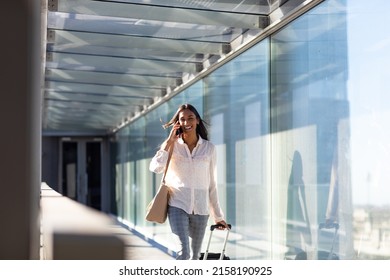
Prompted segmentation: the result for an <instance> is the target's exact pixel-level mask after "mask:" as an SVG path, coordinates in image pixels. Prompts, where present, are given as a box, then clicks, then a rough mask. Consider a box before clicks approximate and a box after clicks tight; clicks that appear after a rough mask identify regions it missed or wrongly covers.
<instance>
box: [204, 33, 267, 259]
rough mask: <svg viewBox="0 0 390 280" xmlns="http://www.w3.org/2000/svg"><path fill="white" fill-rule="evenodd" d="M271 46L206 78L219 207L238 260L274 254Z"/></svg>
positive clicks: (231, 252) (260, 46)
mask: <svg viewBox="0 0 390 280" xmlns="http://www.w3.org/2000/svg"><path fill="white" fill-rule="evenodd" d="M268 44H269V43H268V40H264V41H263V42H262V43H260V44H258V45H256V46H255V47H253V48H251V49H250V50H248V51H246V52H245V53H243V54H242V55H240V56H239V57H237V58H235V59H234V60H232V61H231V62H229V63H228V64H226V65H224V66H222V67H221V68H220V69H218V70H216V71H215V72H214V73H212V74H211V75H210V76H208V77H206V78H205V79H204V80H205V87H206V97H205V98H206V99H205V106H206V108H205V112H207V113H208V115H209V118H210V121H211V127H210V136H211V137H210V138H211V139H210V140H211V141H212V142H213V143H214V144H215V145H216V146H217V157H218V159H217V164H218V191H219V196H220V201H221V206H222V208H223V209H224V211H225V214H226V216H227V221H228V222H229V223H231V224H233V226H234V228H233V232H234V233H235V234H232V235H231V236H232V238H231V241H232V242H234V243H233V244H234V245H233V244H232V243H229V249H228V251H229V256H230V257H232V258H237V259H265V258H268V257H269V254H270V242H267V241H270V240H271V236H270V231H269V229H270V226H269V218H268V217H269V215H270V214H271V213H270V208H269V203H268V202H269V201H270V200H269V198H270V197H269V196H270V189H269V186H270V184H269V169H268V167H267V166H269V165H268V164H267V163H268V161H269V153H268V152H267V151H268V150H269V141H268V139H269V117H268V116H269V109H268V106H269V102H268V96H269V92H268V90H269V83H268V76H269V75H268V69H269V67H268V61H269V57H268V54H269V47H268ZM213 246H215V250H218V246H221V245H220V244H217V243H214V244H213Z"/></svg>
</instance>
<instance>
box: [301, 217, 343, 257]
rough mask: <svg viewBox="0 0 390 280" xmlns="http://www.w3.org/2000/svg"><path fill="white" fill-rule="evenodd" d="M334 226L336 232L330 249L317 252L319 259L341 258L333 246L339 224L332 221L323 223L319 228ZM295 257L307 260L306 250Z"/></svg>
mask: <svg viewBox="0 0 390 280" xmlns="http://www.w3.org/2000/svg"><path fill="white" fill-rule="evenodd" d="M332 228H334V230H335V232H334V236H333V240H332V246H331V248H330V251H329V252H328V251H322V250H319V251H318V252H317V259H318V260H338V259H339V257H338V256H337V255H336V254H335V253H333V247H334V243H335V241H336V237H337V232H338V230H339V224H337V223H331V224H325V223H321V224H320V226H319V230H321V229H332ZM295 259H296V260H307V253H306V252H305V251H302V252H300V253H298V254H297V255H296V256H295Z"/></svg>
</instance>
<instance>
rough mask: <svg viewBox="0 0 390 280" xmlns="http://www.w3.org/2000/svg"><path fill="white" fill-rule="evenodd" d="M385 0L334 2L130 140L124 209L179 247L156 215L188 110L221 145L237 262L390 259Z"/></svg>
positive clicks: (222, 186) (223, 188)
mask: <svg viewBox="0 0 390 280" xmlns="http://www.w3.org/2000/svg"><path fill="white" fill-rule="evenodd" d="M378 2H379V3H377V5H367V3H366V1H363V0H353V1H347V0H328V1H324V2H322V3H321V4H320V5H318V6H317V7H315V8H313V9H312V10H310V11H309V12H307V13H305V14H304V15H302V16H300V17H299V18H297V19H296V20H294V21H292V22H291V23H289V24H287V25H286V26H285V27H283V28H282V29H281V30H278V31H277V32H275V33H274V34H272V35H271V36H270V37H268V38H266V39H264V40H263V41H261V42H260V43H258V44H256V45H255V46H254V47H252V48H251V49H249V50H247V51H245V52H243V53H241V54H240V55H238V56H237V57H236V58H234V59H232V60H231V61H229V62H227V63H226V64H225V65H223V66H221V67H220V68H219V69H217V70H215V71H214V72H213V73H211V74H210V75H208V76H207V77H205V78H204V79H203V80H201V81H198V82H197V83H195V84H194V85H192V86H190V87H189V88H187V89H186V90H185V91H183V92H182V93H180V94H178V95H177V96H175V97H173V98H172V99H170V100H169V101H168V102H166V103H164V104H162V105H161V106H159V107H157V108H156V109H154V110H153V111H151V112H150V113H149V114H147V115H145V116H143V117H141V118H139V119H138V120H137V121H135V122H134V123H132V124H131V125H129V126H128V127H126V128H124V129H122V130H121V131H120V132H118V133H117V135H116V142H115V143H113V145H112V146H113V147H114V149H113V151H116V153H117V154H116V156H113V157H112V160H113V161H114V163H113V166H115V168H113V169H112V170H113V171H114V172H113V173H114V177H113V180H112V182H113V193H114V196H113V197H115V207H114V208H113V212H115V213H116V214H117V215H118V216H119V217H120V218H122V219H123V220H124V221H125V222H126V223H128V224H130V225H131V226H132V227H134V228H135V229H136V230H138V231H140V232H141V233H143V234H145V235H146V236H148V237H151V238H153V239H154V240H155V241H157V242H158V243H161V244H162V245H163V246H166V247H168V248H169V249H172V250H173V251H174V250H175V249H176V247H175V243H174V239H173V235H172V234H171V232H170V229H169V225H168V223H167V224H165V225H154V224H151V223H147V222H145V220H144V214H145V207H146V205H147V203H148V202H149V201H150V199H151V198H152V196H153V193H154V191H155V189H156V187H157V186H158V184H159V182H160V180H161V175H158V176H157V175H155V174H152V173H151V172H150V171H149V170H148V165H149V162H150V159H151V158H152V157H153V155H154V154H155V152H156V151H157V149H158V147H159V145H160V143H161V142H162V141H164V139H165V138H166V137H167V135H168V131H165V130H164V129H163V128H162V124H163V123H165V122H166V121H167V120H169V118H170V117H171V116H172V115H173V114H174V112H175V111H176V109H177V107H178V106H179V104H182V103H186V102H188V103H192V104H193V105H195V107H197V109H198V110H199V112H200V113H201V114H202V115H203V116H204V118H205V120H206V121H207V122H208V123H209V124H210V127H209V131H210V139H211V141H212V142H213V143H214V144H215V145H216V146H217V165H218V191H219V195H220V200H221V204H222V208H223V210H224V212H225V213H226V217H227V220H228V222H229V223H231V224H232V225H233V230H232V232H231V234H230V240H229V243H228V246H227V254H228V255H229V257H231V258H232V259H295V258H307V259H318V258H324V252H325V255H326V253H327V252H329V251H330V250H333V252H334V254H335V255H336V257H337V258H340V259H390V190H388V189H387V188H386V186H387V184H390V175H389V174H390V173H389V172H387V169H386V168H387V165H388V162H390V147H389V145H390V144H389V143H390V132H389V131H390V122H389V117H390V100H388V99H389V98H390V97H389V94H388V86H387V81H390V72H389V71H387V69H386V66H387V65H390V44H389V36H388V32H387V30H386V26H389V25H390V18H389V17H388V16H386V11H387V10H388V9H387V8H390V2H388V1H385V0H381V1H378ZM362 19H364V20H362ZM368 23H369V24H368ZM386 23H389V24H386ZM218 240H219V239H217V242H215V243H213V245H212V246H213V247H212V248H211V250H212V251H216V250H218V246H219V245H220V242H218ZM205 241H207V238H205ZM325 257H326V256H325Z"/></svg>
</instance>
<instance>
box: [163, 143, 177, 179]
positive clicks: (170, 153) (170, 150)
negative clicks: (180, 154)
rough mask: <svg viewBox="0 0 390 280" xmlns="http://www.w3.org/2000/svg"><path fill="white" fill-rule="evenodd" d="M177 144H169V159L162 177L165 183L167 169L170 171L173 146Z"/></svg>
mask: <svg viewBox="0 0 390 280" xmlns="http://www.w3.org/2000/svg"><path fill="white" fill-rule="evenodd" d="M174 145H175V143H173V144H172V145H171V146H169V148H168V152H169V154H168V161H167V163H166V166H165V171H164V175H163V177H162V179H161V182H162V183H163V184H165V176H166V175H167V171H168V166H169V162H170V161H171V157H172V153H173V146H174Z"/></svg>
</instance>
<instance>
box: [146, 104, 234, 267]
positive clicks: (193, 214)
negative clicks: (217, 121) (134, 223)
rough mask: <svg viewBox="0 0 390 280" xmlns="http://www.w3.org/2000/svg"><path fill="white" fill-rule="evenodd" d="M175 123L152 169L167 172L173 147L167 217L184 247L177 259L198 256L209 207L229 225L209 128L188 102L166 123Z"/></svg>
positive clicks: (224, 224) (220, 220) (213, 213)
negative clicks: (221, 204) (219, 193)
mask: <svg viewBox="0 0 390 280" xmlns="http://www.w3.org/2000/svg"><path fill="white" fill-rule="evenodd" d="M169 126H172V130H171V131H170V134H169V136H168V138H167V139H166V140H165V141H164V142H163V143H162V145H161V147H160V150H159V151H157V153H156V155H155V156H154V157H153V159H152V161H151V163H150V167H149V168H150V170H151V171H153V172H156V173H162V172H163V171H164V167H165V164H166V162H167V160H168V155H169V153H168V149H169V148H170V147H172V148H173V152H172V158H171V161H170V163H169V168H168V171H167V174H166V177H165V182H166V184H167V185H169V186H170V187H171V188H172V195H171V198H170V201H169V208H168V219H169V223H170V226H171V229H172V232H173V233H174V234H175V235H177V236H178V237H179V240H180V245H181V250H180V252H179V254H178V257H177V259H181V260H185V259H190V257H191V255H190V243H189V237H191V249H192V259H199V256H200V250H201V245H202V241H203V237H204V234H205V230H206V226H207V221H208V218H209V210H210V213H211V214H212V216H213V218H214V221H215V223H218V224H221V226H224V227H226V226H227V224H226V222H225V221H224V215H223V212H222V210H221V208H220V205H219V201H218V194H217V186H216V177H215V170H216V150H215V146H214V145H213V144H212V143H211V142H210V141H208V137H207V129H206V127H205V125H204V123H203V120H202V119H201V117H200V115H199V113H198V112H197V110H196V109H195V108H194V107H193V106H192V105H189V104H184V105H181V106H180V107H179V109H178V110H177V112H176V114H175V115H174V116H173V117H172V119H171V120H170V121H169V122H168V123H166V124H165V125H164V127H165V128H167V127H169Z"/></svg>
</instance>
